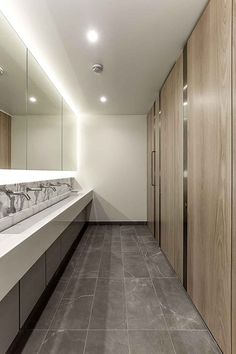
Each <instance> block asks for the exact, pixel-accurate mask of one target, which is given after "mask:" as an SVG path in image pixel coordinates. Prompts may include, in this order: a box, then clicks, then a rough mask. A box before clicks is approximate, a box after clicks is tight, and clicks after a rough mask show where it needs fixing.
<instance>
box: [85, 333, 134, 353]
mask: <svg viewBox="0 0 236 354" xmlns="http://www.w3.org/2000/svg"><path fill="white" fill-rule="evenodd" d="M85 354H129V343H128V334H127V331H126V330H105V331H89V332H88V339H87V343H86V348H85Z"/></svg>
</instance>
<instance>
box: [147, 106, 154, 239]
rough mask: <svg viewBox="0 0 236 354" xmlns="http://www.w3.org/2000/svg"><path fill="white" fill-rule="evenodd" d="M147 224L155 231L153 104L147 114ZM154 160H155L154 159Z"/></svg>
mask: <svg viewBox="0 0 236 354" xmlns="http://www.w3.org/2000/svg"><path fill="white" fill-rule="evenodd" d="M147 136H148V139H147V143H148V146H147V154H148V158H147V198H148V200H147V224H148V227H149V229H150V231H151V232H152V234H153V236H154V233H155V187H154V186H153V185H152V184H153V182H154V175H153V173H154V171H153V168H154V167H155V166H154V164H153V162H152V159H153V151H155V107H154V106H153V107H152V108H151V110H150V112H149V113H148V115H147ZM153 161H154V160H153Z"/></svg>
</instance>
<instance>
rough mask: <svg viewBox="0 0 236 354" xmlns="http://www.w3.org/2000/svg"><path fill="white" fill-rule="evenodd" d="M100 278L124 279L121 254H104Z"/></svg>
mask: <svg viewBox="0 0 236 354" xmlns="http://www.w3.org/2000/svg"><path fill="white" fill-rule="evenodd" d="M98 276H99V277H100V278H118V279H123V278H124V267H123V262H122V256H121V252H117V253H116V252H112V253H110V252H104V253H103V255H102V260H101V265H100V270H99V275H98Z"/></svg>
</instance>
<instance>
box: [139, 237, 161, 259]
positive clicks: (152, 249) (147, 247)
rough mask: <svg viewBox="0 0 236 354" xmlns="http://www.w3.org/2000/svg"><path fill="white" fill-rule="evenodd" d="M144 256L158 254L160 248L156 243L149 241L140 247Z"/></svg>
mask: <svg viewBox="0 0 236 354" xmlns="http://www.w3.org/2000/svg"><path fill="white" fill-rule="evenodd" d="M141 248H142V252H143V253H144V255H145V256H154V255H156V254H158V253H159V252H160V247H159V245H158V243H157V242H156V241H149V242H146V243H144V244H143V245H141Z"/></svg>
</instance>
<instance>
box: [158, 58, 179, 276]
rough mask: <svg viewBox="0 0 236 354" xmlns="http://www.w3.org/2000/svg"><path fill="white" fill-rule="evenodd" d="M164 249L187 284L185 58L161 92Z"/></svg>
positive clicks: (162, 226) (162, 240)
mask: <svg viewBox="0 0 236 354" xmlns="http://www.w3.org/2000/svg"><path fill="white" fill-rule="evenodd" d="M161 248H162V250H163V251H164V253H165V255H166V257H167V258H168V260H169V262H170V263H171V265H172V266H173V268H174V269H175V271H176V273H177V274H178V276H179V278H180V279H181V280H183V55H181V57H180V58H179V59H178V61H177V62H176V64H175V66H174V68H173V69H172V71H171V73H170V75H169V77H168V78H167V81H166V82H165V84H164V86H163V88H162V90H161Z"/></svg>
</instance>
